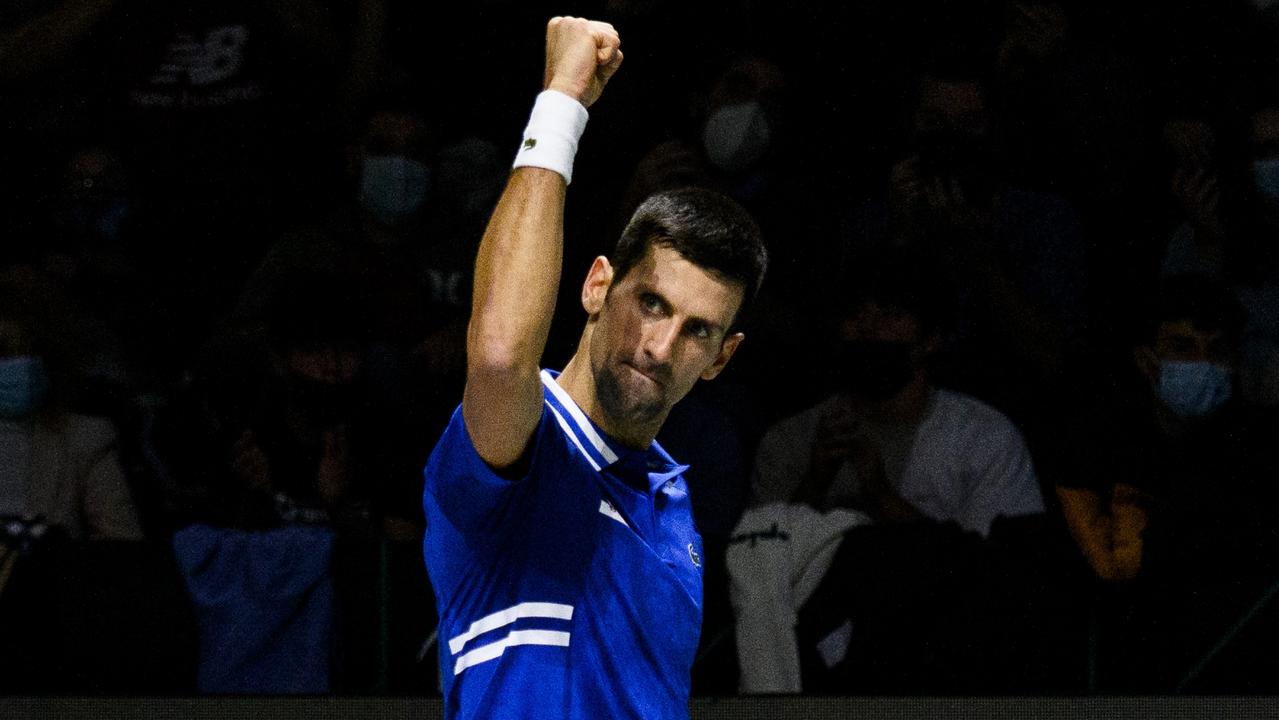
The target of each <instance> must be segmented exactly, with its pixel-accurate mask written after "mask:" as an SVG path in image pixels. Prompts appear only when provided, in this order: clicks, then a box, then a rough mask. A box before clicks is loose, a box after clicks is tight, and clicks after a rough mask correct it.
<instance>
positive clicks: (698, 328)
mask: <svg viewBox="0 0 1279 720" xmlns="http://www.w3.org/2000/svg"><path fill="white" fill-rule="evenodd" d="M684 331H685V332H687V333H688V334H689V335H692V336H693V337H695V338H698V339H699V340H702V339H705V338H708V337H710V336H711V329H710V327H709V326H708V325H707V324H706V323H704V322H698V321H696V320H694V321H693V322H690V323H689V324H688V325H685V326H684Z"/></svg>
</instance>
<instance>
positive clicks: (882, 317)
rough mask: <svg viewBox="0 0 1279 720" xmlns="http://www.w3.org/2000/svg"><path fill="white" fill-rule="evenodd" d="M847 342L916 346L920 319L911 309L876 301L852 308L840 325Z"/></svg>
mask: <svg viewBox="0 0 1279 720" xmlns="http://www.w3.org/2000/svg"><path fill="white" fill-rule="evenodd" d="M839 330H840V337H841V339H842V340H844V341H846V342H857V341H879V342H891V343H906V344H909V345H912V346H913V345H915V344H916V343H918V342H919V341H920V329H919V321H918V320H916V319H915V316H914V315H912V314H911V313H910V312H908V311H906V310H903V309H901V308H898V307H893V306H892V305H887V304H880V303H878V302H875V301H870V302H865V303H862V304H860V305H858V306H857V307H856V308H854V309H853V312H852V313H850V314H849V316H848V317H847V318H845V319H844V322H843V323H842V324H841V325H840V328H839Z"/></svg>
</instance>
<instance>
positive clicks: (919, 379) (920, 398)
mask: <svg viewBox="0 0 1279 720" xmlns="http://www.w3.org/2000/svg"><path fill="white" fill-rule="evenodd" d="M932 391H933V388H932V386H931V385H929V384H928V378H926V377H925V376H924V374H923V373H921V372H916V373H915V376H914V377H913V378H911V381H910V382H909V383H907V384H906V387H904V388H902V390H901V392H899V393H897V394H896V395H894V396H893V397H891V398H889V399H888V400H886V401H884V402H882V403H879V404H876V405H875V406H874V409H873V412H874V414H875V415H876V416H877V417H879V418H880V419H881V420H890V421H893V422H901V423H913V422H918V421H919V420H921V419H922V418H923V417H924V413H925V412H926V411H927V410H928V400H929V398H931V397H932Z"/></svg>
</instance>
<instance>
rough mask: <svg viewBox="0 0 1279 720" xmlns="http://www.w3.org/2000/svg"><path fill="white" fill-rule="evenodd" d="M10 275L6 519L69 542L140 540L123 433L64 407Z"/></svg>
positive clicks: (0, 453) (3, 351)
mask: <svg viewBox="0 0 1279 720" xmlns="http://www.w3.org/2000/svg"><path fill="white" fill-rule="evenodd" d="M12 279H13V278H12V276H9V277H7V278H5V280H4V281H3V282H0V518H9V519H19V520H22V521H24V522H39V523H42V524H44V525H47V526H48V527H49V528H50V529H52V530H54V531H55V532H57V533H59V534H61V535H63V536H65V537H67V538H69V539H71V540H80V539H89V540H141V539H142V529H141V526H140V524H139V522H138V517H137V511H136V509H135V507H134V504H133V501H132V499H131V498H130V494H129V488H128V483H127V481H126V479H125V476H124V470H123V468H122V467H121V464H120V458H119V454H118V450H117V438H118V435H117V432H116V430H115V428H114V427H113V426H112V425H111V423H110V422H109V421H107V420H105V419H102V418H95V417H89V416H85V415H79V414H76V413H72V412H69V411H66V410H64V409H63V408H62V407H61V406H60V405H59V403H58V402H57V398H56V396H55V394H54V393H53V392H52V384H51V380H50V377H51V373H50V371H49V369H48V365H47V363H46V355H47V353H46V352H45V350H44V349H43V347H42V344H43V343H42V342H41V339H40V338H39V337H38V330H39V328H40V326H41V325H40V321H39V320H38V319H37V315H35V314H34V313H33V312H25V311H23V310H22V308H24V307H29V303H27V302H23V300H22V298H21V295H15V294H13V293H14V291H15V290H16V289H18V288H20V287H22V286H23V284H21V283H19V284H16V285H15V284H13V283H11V282H9V281H10V280H12Z"/></svg>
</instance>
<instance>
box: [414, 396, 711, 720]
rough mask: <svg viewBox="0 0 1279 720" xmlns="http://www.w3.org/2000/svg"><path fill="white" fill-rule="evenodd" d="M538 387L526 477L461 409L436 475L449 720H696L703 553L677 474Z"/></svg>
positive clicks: (432, 537)
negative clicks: (490, 447)
mask: <svg viewBox="0 0 1279 720" xmlns="http://www.w3.org/2000/svg"><path fill="white" fill-rule="evenodd" d="M555 377H556V375H555V374H554V373H551V372H550V371H543V372H542V384H543V397H544V399H545V402H544V404H543V407H542V417H541V420H540V421H539V423H538V426H537V430H536V433H535V435H534V438H533V441H532V445H531V447H530V451H529V466H528V470H527V472H526V474H525V475H524V476H523V477H521V478H518V479H515V480H510V479H504V478H502V477H499V476H498V475H497V474H495V473H494V472H493V471H492V469H490V468H489V466H488V465H487V464H486V463H485V462H484V461H483V460H482V459H481V458H480V457H479V455H478V454H477V453H476V452H475V447H474V445H473V444H472V443H471V438H470V436H469V434H468V433H467V429H466V426H465V423H464V422H463V420H462V412H461V409H458V410H457V411H456V412H454V413H453V419H452V421H451V422H450V423H449V426H448V428H447V429H446V430H445V431H444V435H443V437H441V438H440V441H439V443H438V444H437V445H436V447H435V449H434V451H433V452H432V453H431V458H430V460H429V461H428V462H427V465H426V472H425V474H426V490H425V493H424V497H423V503H424V506H425V509H426V520H427V529H426V539H425V541H424V547H425V556H426V566H427V570H428V572H429V574H430V576H431V584H432V585H433V586H434V588H435V595H436V603H437V605H438V607H439V612H440V624H439V637H440V668H441V673H442V675H443V679H444V703H445V714H446V716H447V717H449V718H458V719H461V718H555V719H556V720H561V719H563V718H663V719H665V718H687V717H688V695H689V670H690V668H691V667H692V664H693V656H694V654H695V652H696V650H697V640H698V635H699V633H700V631H701V619H702V570H701V564H702V562H701V553H702V547H701V538H700V537H699V536H698V534H697V531H696V529H695V528H694V525H693V515H692V509H691V508H692V506H691V505H690V503H689V498H688V488H687V486H686V485H685V483H684V479H683V477H682V473H683V472H684V471H685V470H687V469H688V468H687V467H686V466H682V465H679V464H677V463H676V462H675V461H674V460H672V459H671V457H670V456H669V455H667V454H666V452H665V451H664V450H662V448H661V447H660V446H659V445H658V444H657V443H656V442H654V443H653V444H652V445H651V446H650V447H649V448H648V449H647V450H632V449H627V448H625V447H623V446H621V445H620V444H619V443H617V442H615V441H613V440H612V439H610V438H608V437H607V436H606V435H605V434H604V433H603V432H602V431H601V430H600V429H599V428H598V427H597V426H596V425H595V424H594V423H592V422H591V420H590V419H589V418H588V417H586V414H585V413H583V412H582V410H581V408H579V407H578V406H577V404H576V403H574V402H573V400H572V398H570V397H569V396H568V393H566V392H565V391H564V389H563V388H561V387H560V386H559V384H558V383H556V382H555Z"/></svg>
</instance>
